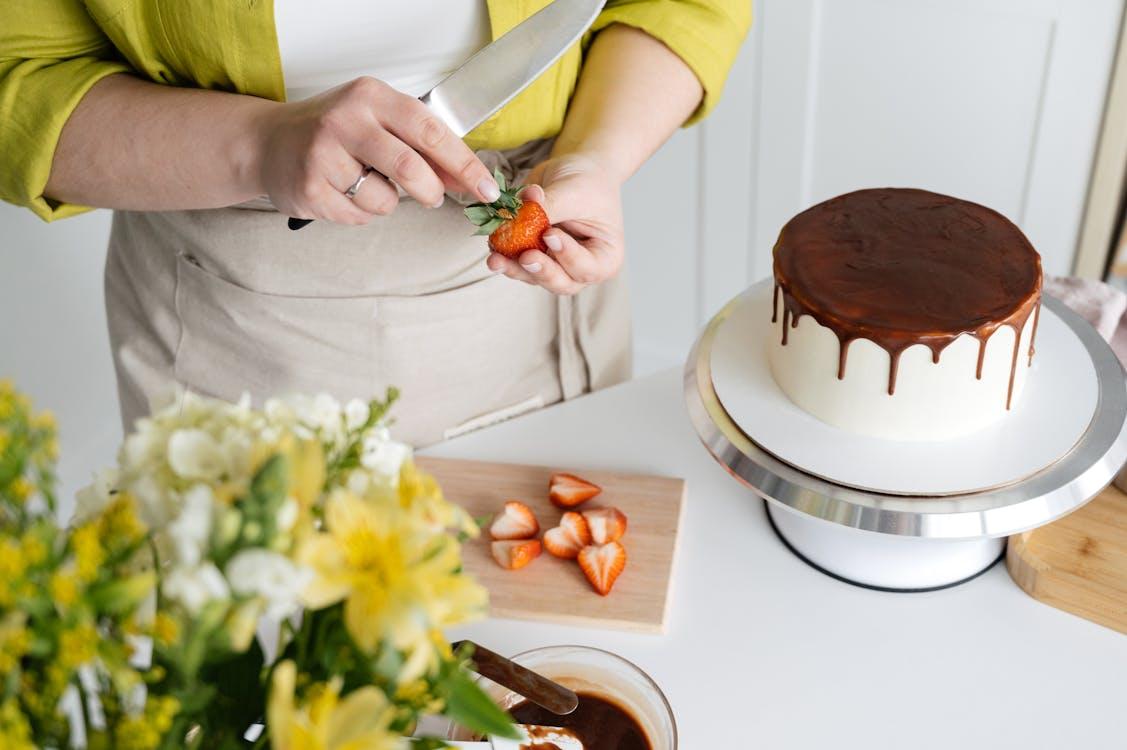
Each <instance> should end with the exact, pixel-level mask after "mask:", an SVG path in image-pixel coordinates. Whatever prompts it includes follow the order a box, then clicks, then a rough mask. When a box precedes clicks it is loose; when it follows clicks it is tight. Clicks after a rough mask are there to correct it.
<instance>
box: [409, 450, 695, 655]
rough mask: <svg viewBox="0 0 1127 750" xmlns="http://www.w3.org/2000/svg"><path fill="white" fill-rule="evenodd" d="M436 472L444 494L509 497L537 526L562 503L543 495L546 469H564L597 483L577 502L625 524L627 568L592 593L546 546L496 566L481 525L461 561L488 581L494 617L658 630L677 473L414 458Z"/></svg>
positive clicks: (487, 509) (680, 491) (477, 502)
mask: <svg viewBox="0 0 1127 750" xmlns="http://www.w3.org/2000/svg"><path fill="white" fill-rule="evenodd" d="M417 461H418V463H419V465H420V466H421V467H422V468H424V469H425V470H426V471H428V472H430V473H432V474H434V476H435V477H436V478H437V479H438V481H439V482H440V483H441V485H442V489H443V491H444V492H445V494H446V497H447V498H449V499H450V500H451V501H453V502H455V503H458V504H459V505H461V506H462V507H463V508H465V509H466V510H468V511H469V512H470V513H471V514H473V515H474V516H475V517H477V516H484V515H492V514H494V513H496V512H497V511H498V510H499V509H500V508H501V506H502V505H503V504H504V502H505V501H506V500H509V499H517V500H521V501H522V502H524V503H526V504H527V505H528V506H529V507H530V508H532V511H533V512H534V513H535V514H536V518H537V520H538V521H539V522H540V527H541V531H542V532H543V531H545V530H547V529H550V528H551V527H553V526H555V525H557V523H558V522H559V519H560V516H561V515H562V514H563V511H561V510H560V509H558V508H556V507H555V506H554V505H552V504H551V503H550V502H549V501H548V478H549V477H550V476H551V475H552V474H553V473H554V472H556V471H569V472H572V473H575V474H578V475H579V476H581V477H583V478H585V479H588V480H590V481H592V482H594V483H595V484H598V485H600V486H601V487H602V488H603V492H602V494H601V495H599V496H598V497H596V498H595V499H593V500H591V501H589V502H588V503H586V504H585V505H584V506H583V507H584V508H587V507H591V508H594V507H599V506H606V507H610V506H613V507H617V508H619V509H621V510H622V512H623V513H625V514H626V516H627V518H628V519H629V525H628V528H627V531H626V536H625V537H624V538H623V540H622V545H623V546H624V547H625V548H626V558H627V562H626V569H625V570H624V571H623V573H622V575H621V576H620V577H619V579H618V582H617V583H616V584H615V587H614V590H613V591H612V592H611V593H610V595H609V596H607V597H602V596H599V595H598V594H596V593H595V592H594V591H593V590H592V589H591V587H590V585H589V584H588V583H587V579H586V578H584V577H583V572H582V571H581V570H580V569H579V565H578V564H577V563H576V562H575V561H574V560H561V559H558V558H556V557H553V556H552V555H549V554H548V553H547V552H545V553H544V554H542V555H541V556H540V557H539V558H537V559H536V560H534V561H533V562H532V563H531V564H529V565H528V567H526V568H523V569H521V570H517V571H509V570H505V569H503V568H501V567H500V566H499V565H497V563H496V562H494V560H493V557H492V556H491V554H490V551H489V542H490V540H489V538H488V534H486V533H483V534H482V536H481V537H480V538H478V539H473V540H470V541H468V542H466V544H465V547H464V551H463V556H464V559H465V565H466V569H467V570H469V571H470V572H471V573H473V574H474V576H476V577H477V579H478V580H479V581H480V582H481V583H482V584H483V585H484V586H485V587H486V588H488V589H489V594H490V613H491V615H492V616H494V617H512V618H517V619H527V620H547V621H551V622H558V623H566V624H571V625H590V626H596V627H611V628H620V629H625V630H633V631H640V632H652V633H661V632H664V631H665V623H666V617H667V615H668V612H669V602H670V598H671V596H670V594H671V592H670V582H671V578H672V571H673V560H674V553H675V552H676V549H677V538H678V528H679V527H680V522H681V511H682V508H683V507H684V499H685V482H684V480H682V479H673V478H670V477H656V476H646V475H639V474H622V473H617V472H608V471H587V470H585V469H583V468H582V467H562V466H560V467H544V466H522V465H517V464H499V463H485V462H480V461H463V460H457V459H447V458H427V457H423V456H420V457H418V458H417Z"/></svg>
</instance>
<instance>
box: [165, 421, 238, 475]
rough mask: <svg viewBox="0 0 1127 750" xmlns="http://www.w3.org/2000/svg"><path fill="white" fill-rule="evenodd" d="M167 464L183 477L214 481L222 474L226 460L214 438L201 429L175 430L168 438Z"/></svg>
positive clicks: (225, 466)
mask: <svg viewBox="0 0 1127 750" xmlns="http://www.w3.org/2000/svg"><path fill="white" fill-rule="evenodd" d="M168 465H169V467H170V468H171V469H172V470H173V471H174V472H176V474H177V475H179V476H180V477H183V478H184V479H202V480H204V481H214V480H217V479H219V478H220V477H221V476H223V474H224V472H225V471H226V469H227V462H226V461H225V460H224V457H223V450H222V448H220V446H219V443H218V442H216V440H215V438H213V437H212V436H211V435H209V434H207V433H206V432H204V431H203V430H195V429H189V430H176V431H175V432H173V433H172V437H170V438H169V439H168Z"/></svg>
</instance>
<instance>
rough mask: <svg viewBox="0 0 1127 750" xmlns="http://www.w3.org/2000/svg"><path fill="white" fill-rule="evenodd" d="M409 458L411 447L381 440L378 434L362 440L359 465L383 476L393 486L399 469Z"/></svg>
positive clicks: (388, 440)
mask: <svg viewBox="0 0 1127 750" xmlns="http://www.w3.org/2000/svg"><path fill="white" fill-rule="evenodd" d="M377 432H381V431H377ZM410 457H411V446H409V445H407V444H406V443H399V442H396V441H394V440H390V439H383V438H382V436H380V435H378V434H377V435H369V436H367V437H365V438H364V445H363V450H362V452H361V453H360V464H361V465H362V466H363V467H364V468H365V469H368V470H369V471H372V472H375V473H377V474H381V475H383V476H384V477H385V478H387V479H388V480H390V481H391V482H392V484H394V483H395V482H396V481H397V480H398V478H399V469H400V467H402V466H403V462H404V461H406V460H407V459H409V458H410Z"/></svg>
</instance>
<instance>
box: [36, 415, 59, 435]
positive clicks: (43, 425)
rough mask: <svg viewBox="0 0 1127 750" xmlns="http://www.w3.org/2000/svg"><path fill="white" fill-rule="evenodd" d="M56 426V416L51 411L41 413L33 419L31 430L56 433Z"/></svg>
mask: <svg viewBox="0 0 1127 750" xmlns="http://www.w3.org/2000/svg"><path fill="white" fill-rule="evenodd" d="M56 426H57V423H56V422H55V415H54V414H53V413H52V412H51V411H50V410H44V411H41V412H39V413H38V414H36V415H35V416H34V417H32V418H31V428H32V429H33V430H51V431H54V430H55V428H56Z"/></svg>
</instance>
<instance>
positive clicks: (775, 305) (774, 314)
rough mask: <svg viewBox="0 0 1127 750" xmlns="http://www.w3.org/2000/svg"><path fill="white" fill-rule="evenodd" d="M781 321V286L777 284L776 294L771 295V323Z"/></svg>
mask: <svg viewBox="0 0 1127 750" xmlns="http://www.w3.org/2000/svg"><path fill="white" fill-rule="evenodd" d="M778 319H779V285H778V284H775V292H774V294H772V295H771V322H772V323H774V322H775V321H776V320H778Z"/></svg>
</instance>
